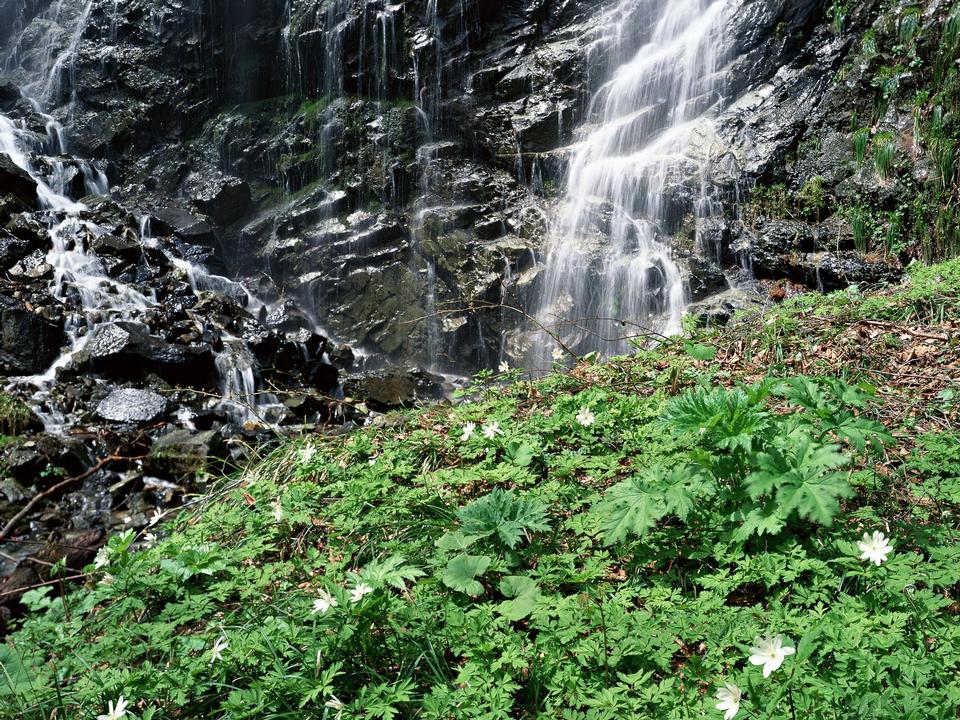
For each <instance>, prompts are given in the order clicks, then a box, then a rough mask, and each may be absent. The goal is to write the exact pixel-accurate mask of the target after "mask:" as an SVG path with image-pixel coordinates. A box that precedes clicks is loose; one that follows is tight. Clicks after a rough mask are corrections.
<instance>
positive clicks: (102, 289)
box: [0, 0, 278, 432]
mask: <svg viewBox="0 0 960 720" xmlns="http://www.w3.org/2000/svg"><path fill="white" fill-rule="evenodd" d="M92 4H93V3H92V0H84V2H83V3H82V4H75V5H74V6H72V7H70V8H67V7H64V4H63V3H62V2H59V3H55V4H54V5H53V6H52V7H51V9H50V11H49V13H48V17H49V19H50V22H51V23H55V24H59V23H65V28H67V32H68V35H67V41H66V45H65V46H63V47H60V48H58V47H56V46H55V45H54V44H53V42H52V41H51V38H53V37H54V35H53V34H52V35H50V36H48V37H47V39H48V41H50V44H49V45H47V46H45V47H43V48H39V50H41V52H42V57H43V58H44V61H43V63H42V64H41V65H40V66H39V67H34V68H32V69H30V71H29V72H27V70H26V69H23V70H24V72H25V73H26V81H27V82H26V84H25V85H24V86H23V90H22V93H23V97H24V99H25V100H26V101H27V102H28V103H29V104H30V106H32V108H33V110H34V111H35V112H36V113H37V115H38V116H39V117H40V118H42V119H43V121H44V123H45V126H46V127H45V130H46V137H43V136H41V135H39V134H37V133H36V132H34V131H32V130H31V129H29V127H28V126H27V124H26V123H24V122H15V121H14V120H12V119H10V118H9V117H7V116H6V115H4V114H2V113H0V153H3V154H6V155H8V156H9V157H10V159H11V160H12V162H13V163H14V165H16V166H17V167H19V168H20V169H22V170H23V171H24V172H26V173H27V174H28V175H29V176H30V177H31V178H32V179H33V181H34V182H35V183H36V184H37V196H38V197H37V199H38V211H39V213H42V217H43V218H44V220H45V221H46V223H47V227H48V230H49V235H50V243H51V245H50V250H49V252H48V253H47V257H46V261H47V263H48V264H49V265H50V266H51V267H52V268H53V280H52V282H51V287H50V293H51V295H53V296H54V297H56V298H59V299H61V300H67V299H68V296H69V295H74V296H75V297H76V298H77V299H78V300H79V312H75V313H71V314H69V315H68V318H67V322H66V328H65V329H66V333H67V341H68V345H67V347H66V348H65V351H64V353H63V354H62V355H61V356H60V357H59V358H58V359H57V360H56V361H55V362H54V363H53V365H52V366H51V367H50V368H49V369H48V370H47V371H46V372H45V373H43V374H41V375H38V376H35V377H29V378H18V379H15V381H14V384H18V383H22V384H25V385H32V386H34V387H35V388H37V389H38V392H37V394H36V396H35V399H36V400H37V403H36V404H37V408H36V410H37V411H38V414H40V415H41V417H42V418H43V420H44V423H45V425H46V427H47V429H48V431H51V432H54V431H58V430H60V429H61V426H62V423H63V420H64V418H63V416H62V414H61V413H59V412H58V411H57V409H56V408H53V409H48V408H47V407H46V406H47V404H48V403H46V402H44V401H43V399H42V397H43V395H44V394H45V393H46V391H48V390H49V388H50V387H51V386H52V385H53V383H54V382H55V378H56V372H57V370H58V369H60V368H61V367H64V366H65V365H67V364H68V363H69V362H70V361H71V359H72V358H73V356H74V355H75V354H76V353H77V352H78V351H80V350H81V349H82V348H83V346H84V345H85V343H86V341H87V340H88V338H90V337H91V336H92V333H91V331H92V330H93V329H94V328H95V327H96V326H97V324H99V323H102V322H109V321H111V320H131V321H135V322H142V321H143V316H144V314H145V313H146V312H147V311H148V310H149V309H150V308H153V307H155V306H156V305H157V299H156V297H155V295H154V294H153V293H152V292H150V293H149V294H145V293H143V292H141V291H139V290H137V289H136V288H134V287H132V286H130V285H128V284H126V283H123V282H121V281H119V280H116V279H114V278H112V277H110V275H109V274H108V273H107V271H106V269H105V268H104V265H103V263H102V262H101V260H100V258H99V257H98V256H97V254H96V252H94V251H93V249H92V246H93V244H94V241H95V240H96V239H97V238H98V237H101V236H106V235H109V234H110V229H109V228H105V227H101V226H99V225H97V224H96V223H94V222H91V221H90V220H89V219H87V218H88V216H89V215H88V213H89V209H90V208H89V207H88V206H87V205H86V204H84V203H83V202H80V201H78V200H75V199H73V198H71V197H70V189H69V183H70V180H71V177H72V176H71V175H70V173H69V172H68V166H67V163H66V162H65V161H64V159H63V157H62V155H64V154H65V153H66V151H67V141H66V134H65V132H64V128H63V126H62V125H61V123H60V122H59V121H57V120H56V119H55V118H54V117H53V116H51V115H49V114H46V113H45V112H44V110H46V109H47V108H49V107H50V106H51V104H54V103H56V102H57V101H58V100H59V99H61V98H62V97H63V96H64V89H65V88H64V87H63V85H62V79H63V77H64V75H65V74H68V76H69V77H70V86H69V93H70V95H69V97H70V102H69V105H68V108H69V109H72V106H73V104H74V102H75V95H76V88H75V83H74V81H73V78H72V74H73V64H74V62H73V61H74V57H75V56H76V53H77V51H78V49H79V47H80V43H81V40H82V37H83V34H84V30H85V29H86V26H87V23H88V21H89V17H90V10H91V6H92ZM71 11H72V12H71ZM32 93H37V94H36V95H35V96H34V95H32ZM51 152H52V153H56V154H57V155H58V157H48V156H47V153H51ZM69 162H70V163H72V165H73V166H75V167H76V168H77V169H78V170H79V172H80V173H81V175H82V178H83V188H84V191H85V192H86V193H88V194H91V195H104V196H105V195H108V194H109V181H108V178H107V176H106V174H105V173H104V172H103V171H102V170H101V169H100V168H99V167H98V166H97V165H96V164H95V163H93V162H91V161H88V160H82V159H71V160H70V161H69ZM139 241H140V242H141V244H142V245H144V246H146V247H156V246H157V241H156V239H155V238H153V237H152V233H151V230H150V220H149V217H144V218H143V219H141V222H140V237H139ZM170 260H171V262H172V264H173V265H175V266H177V267H179V268H180V269H181V270H182V271H183V272H184V273H185V275H186V276H187V278H188V279H189V281H190V284H191V286H192V287H193V289H194V290H195V291H197V292H200V291H204V290H214V291H217V292H221V293H224V294H226V293H230V294H231V295H233V296H238V295H241V294H244V295H245V296H246V300H247V306H248V307H249V308H250V309H251V310H252V311H253V312H255V313H256V312H261V313H262V312H263V311H264V309H263V303H262V302H261V301H259V300H258V299H257V298H255V297H254V296H253V295H252V294H251V293H250V292H249V291H248V290H247V289H246V287H244V286H243V285H242V284H240V283H235V282H233V281H231V280H228V279H227V278H223V277H220V276H217V275H212V274H210V273H208V272H207V271H206V269H205V268H203V267H200V266H196V265H193V264H191V263H189V262H187V261H185V260H181V259H179V258H175V257H170ZM215 360H216V369H217V373H218V380H219V382H220V390H221V393H222V395H223V401H222V402H223V405H224V406H225V408H226V409H227V410H228V412H229V413H230V415H231V416H232V417H233V418H234V419H235V421H237V422H238V423H243V422H246V421H248V420H251V419H259V418H260V414H259V413H258V412H257V407H258V406H260V407H261V408H266V409H273V408H274V407H275V406H277V404H278V401H277V400H276V398H275V397H274V396H272V395H269V394H264V393H258V392H257V387H256V375H255V372H254V367H255V363H256V361H255V359H254V358H253V357H252V356H251V355H250V353H249V351H247V350H246V349H245V348H244V347H243V346H242V344H241V343H239V341H238V340H237V339H236V338H233V337H229V336H228V337H225V338H224V347H223V350H222V351H220V352H219V353H218V354H217V357H216V359H215Z"/></svg>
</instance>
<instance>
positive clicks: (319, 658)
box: [314, 650, 323, 673]
mask: <svg viewBox="0 0 960 720" xmlns="http://www.w3.org/2000/svg"><path fill="white" fill-rule="evenodd" d="M321 665H323V651H322V650H317V657H316V660H315V661H314V668H315V669H316V671H317V672H318V673H319V672H320V666H321Z"/></svg>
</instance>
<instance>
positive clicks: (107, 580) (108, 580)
mask: <svg viewBox="0 0 960 720" xmlns="http://www.w3.org/2000/svg"><path fill="white" fill-rule="evenodd" d="M113 581H114V577H113V575H111V574H110V573H104V574H103V580H101V581H100V582H98V583H97V585H104V586H107V587H109V586H110V585H113Z"/></svg>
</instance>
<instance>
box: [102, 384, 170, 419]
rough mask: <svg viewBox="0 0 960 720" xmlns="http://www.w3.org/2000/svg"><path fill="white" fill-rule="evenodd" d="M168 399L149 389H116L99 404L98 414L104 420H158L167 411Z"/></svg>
mask: <svg viewBox="0 0 960 720" xmlns="http://www.w3.org/2000/svg"><path fill="white" fill-rule="evenodd" d="M166 409H167V401H166V398H164V397H163V396H162V395H158V394H157V393H155V392H151V391H149V390H135V389H123V390H114V391H113V392H112V393H110V394H109V395H107V397H105V398H104V399H103V400H101V401H100V404H99V405H98V406H97V415H99V416H100V417H102V418H103V419H104V420H111V421H113V422H122V423H144V422H150V421H152V420H156V419H157V418H159V417H160V416H162V415H163V414H164V412H166Z"/></svg>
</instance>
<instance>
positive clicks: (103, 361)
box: [76, 322, 214, 388]
mask: <svg viewBox="0 0 960 720" xmlns="http://www.w3.org/2000/svg"><path fill="white" fill-rule="evenodd" d="M76 360H77V363H78V365H80V366H81V367H86V368H89V369H90V370H92V371H93V372H96V373H100V374H103V375H107V376H109V377H113V378H122V379H140V378H142V377H143V376H144V375H146V374H148V373H155V374H156V375H159V376H160V377H161V378H163V379H164V380H166V381H167V382H170V383H174V384H181V385H186V386H189V387H197V388H203V387H209V386H210V385H211V384H212V382H213V378H214V356H213V350H212V348H211V347H210V346H209V345H206V344H191V345H180V344H174V343H169V342H166V341H164V340H162V339H161V338H158V337H155V336H153V335H151V334H150V332H149V330H148V329H147V328H146V327H144V326H143V325H138V324H136V323H132V322H115V323H110V324H106V325H100V326H98V327H97V328H96V329H95V330H94V331H93V334H92V336H91V337H90V339H89V340H88V341H87V344H86V345H85V346H84V348H83V350H82V351H81V352H80V353H78V355H77V357H76Z"/></svg>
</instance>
